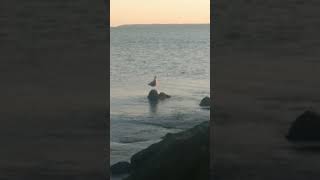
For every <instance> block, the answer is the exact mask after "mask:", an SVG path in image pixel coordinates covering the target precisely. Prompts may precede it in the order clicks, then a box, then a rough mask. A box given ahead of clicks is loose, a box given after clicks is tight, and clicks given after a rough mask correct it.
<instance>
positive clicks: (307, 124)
mask: <svg viewBox="0 0 320 180" xmlns="http://www.w3.org/2000/svg"><path fill="white" fill-rule="evenodd" d="M287 139H288V140H289V141H320V115H319V114H317V113H316V112H313V111H305V112H304V113H303V114H302V115H300V116H299V117H298V118H297V119H296V120H295V121H294V122H293V123H292V125H291V127H290V129H289V132H288V135H287Z"/></svg>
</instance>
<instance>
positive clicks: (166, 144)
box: [126, 122, 210, 180]
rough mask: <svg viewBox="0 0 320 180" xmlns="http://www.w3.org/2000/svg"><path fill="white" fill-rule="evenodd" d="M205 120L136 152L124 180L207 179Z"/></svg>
mask: <svg viewBox="0 0 320 180" xmlns="http://www.w3.org/2000/svg"><path fill="white" fill-rule="evenodd" d="M208 124H209V123H208V122H205V123H202V124H200V125H198V126H195V127H194V128H191V129H189V130H186V131H183V132H180V133H171V134H167V135H166V136H165V137H164V138H163V140H162V141H160V142H159V143H156V144H153V145H151V146H149V147H148V148H146V149H144V150H142V151H140V152H138V153H136V154H135V155H133V156H132V158H131V171H130V175H129V177H128V178H126V180H150V179H152V180H164V179H166V180H198V179H199V180H200V179H209V160H210V158H209V125H208Z"/></svg>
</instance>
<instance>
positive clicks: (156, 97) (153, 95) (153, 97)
mask: <svg viewBox="0 0 320 180" xmlns="http://www.w3.org/2000/svg"><path fill="white" fill-rule="evenodd" d="M170 97H171V96H169V95H168V94H166V93H164V92H161V93H160V94H158V91H157V90H155V89H152V90H151V91H150V92H149V95H148V99H149V100H150V101H158V100H164V99H167V98H170Z"/></svg>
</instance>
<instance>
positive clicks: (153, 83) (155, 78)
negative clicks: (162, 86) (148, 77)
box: [148, 76, 158, 87]
mask: <svg viewBox="0 0 320 180" xmlns="http://www.w3.org/2000/svg"><path fill="white" fill-rule="evenodd" d="M148 85H149V86H152V87H155V86H158V80H157V76H154V79H153V81H151V82H150V83H149V84H148Z"/></svg>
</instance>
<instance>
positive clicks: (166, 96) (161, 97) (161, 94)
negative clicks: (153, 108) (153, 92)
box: [158, 92, 171, 100]
mask: <svg viewBox="0 0 320 180" xmlns="http://www.w3.org/2000/svg"><path fill="white" fill-rule="evenodd" d="M158 97H159V99H160V100H164V99H167V98H170V97H171V96H169V95H168V94H166V93H164V92H161V93H160V94H159V96H158Z"/></svg>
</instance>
